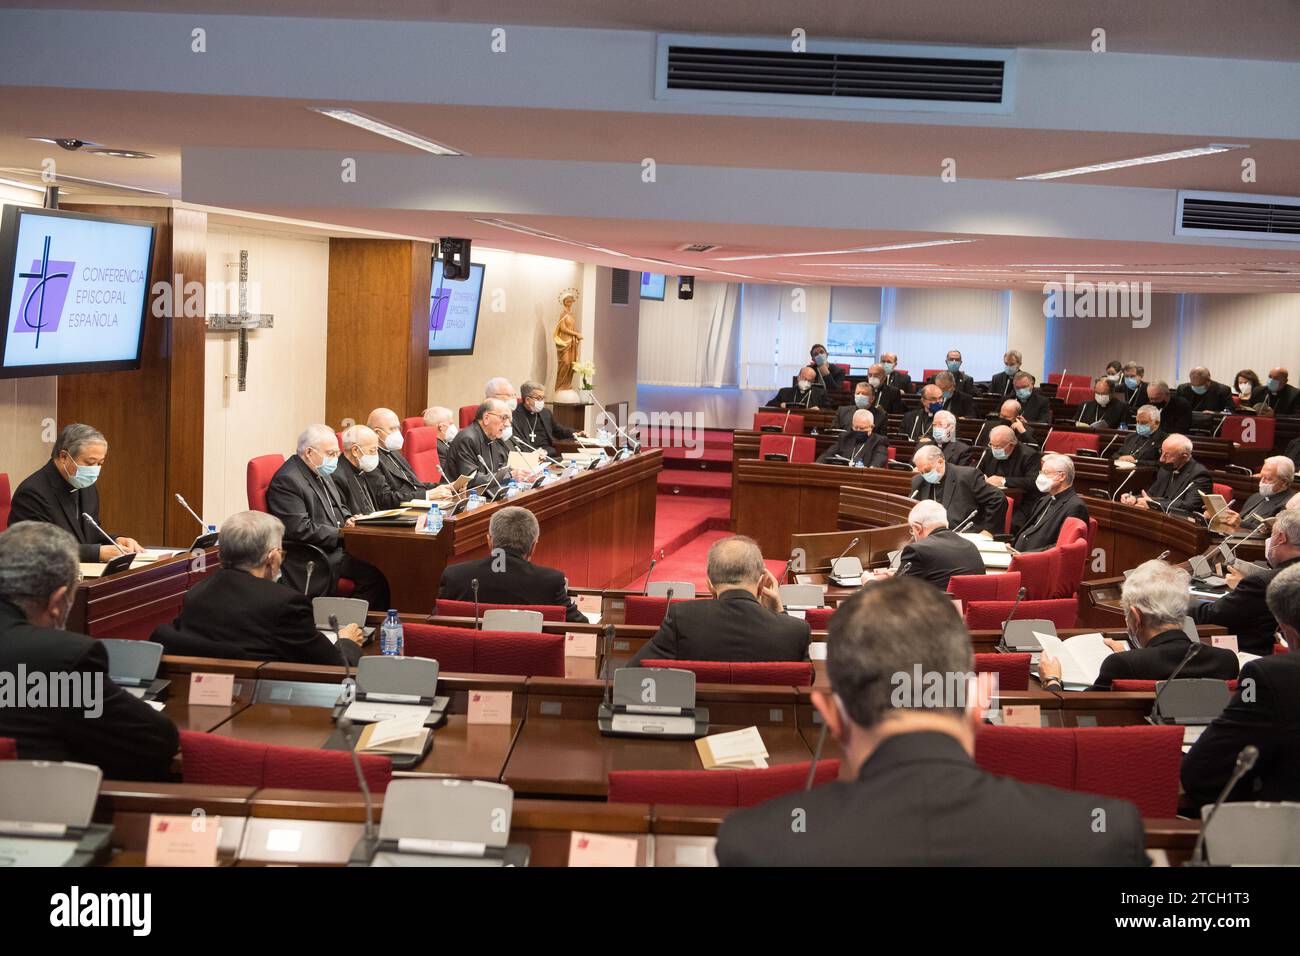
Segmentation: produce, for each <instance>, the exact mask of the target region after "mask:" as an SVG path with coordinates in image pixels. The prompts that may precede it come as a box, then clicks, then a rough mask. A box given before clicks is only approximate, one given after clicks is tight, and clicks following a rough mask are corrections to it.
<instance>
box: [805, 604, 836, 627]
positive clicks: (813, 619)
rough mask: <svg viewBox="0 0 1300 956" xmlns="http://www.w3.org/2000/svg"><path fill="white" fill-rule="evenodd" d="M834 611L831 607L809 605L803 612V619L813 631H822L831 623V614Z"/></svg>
mask: <svg viewBox="0 0 1300 956" xmlns="http://www.w3.org/2000/svg"><path fill="white" fill-rule="evenodd" d="M834 613H835V608H833V607H810V608H809V609H808V610H806V611H804V612H803V619H804V620H805V621H807V622H808V626H809V627H810V628H812V629H813V630H814V631H824V630H826V628H827V626H828V625H829V624H830V623H831V615H832V614H834Z"/></svg>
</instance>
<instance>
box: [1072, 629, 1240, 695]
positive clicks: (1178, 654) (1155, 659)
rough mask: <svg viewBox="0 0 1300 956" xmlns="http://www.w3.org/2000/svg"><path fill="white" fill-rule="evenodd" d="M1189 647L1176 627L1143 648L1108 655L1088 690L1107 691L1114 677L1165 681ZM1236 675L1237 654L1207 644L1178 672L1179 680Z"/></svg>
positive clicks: (1185, 638)
mask: <svg viewBox="0 0 1300 956" xmlns="http://www.w3.org/2000/svg"><path fill="white" fill-rule="evenodd" d="M1191 646H1192V641H1191V638H1189V637H1188V636H1187V635H1186V634H1185V633H1184V632H1183V631H1182V630H1181V629H1178V628H1175V629H1173V630H1169V631H1165V632H1163V633H1161V634H1157V635H1156V636H1155V637H1153V638H1151V640H1149V641H1147V643H1146V645H1145V646H1143V647H1139V648H1136V649H1134V650H1131V651H1121V652H1120V653H1118V654H1108V655H1106V657H1105V658H1104V659H1103V660H1102V662H1101V670H1100V671H1098V672H1097V683H1095V684H1093V685H1092V686H1091V687H1089V688H1088V690H1110V689H1111V684H1112V683H1114V682H1115V681H1117V680H1157V681H1159V680H1168V679H1169V678H1170V676H1171V675H1172V674H1173V672H1174V671H1175V670H1176V669H1177V668H1178V665H1179V663H1180V662H1181V661H1182V659H1183V657H1184V656H1185V655H1186V654H1187V649H1188V648H1189V647H1191ZM1236 676H1237V655H1236V654H1234V653H1232V651H1230V650H1228V649H1227V648H1226V647H1210V646H1209V645H1208V644H1202V645H1201V649H1200V650H1199V651H1197V652H1196V656H1195V657H1193V658H1192V659H1191V660H1189V661H1188V662H1187V665H1186V666H1185V667H1184V668H1183V669H1182V670H1180V671H1178V679H1179V680H1183V679H1187V680H1190V679H1191V678H1193V677H1208V678H1212V679H1214V680H1234V679H1235V678H1236Z"/></svg>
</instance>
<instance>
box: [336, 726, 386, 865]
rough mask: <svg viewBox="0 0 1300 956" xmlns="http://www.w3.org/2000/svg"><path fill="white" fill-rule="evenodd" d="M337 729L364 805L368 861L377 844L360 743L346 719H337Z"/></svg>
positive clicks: (371, 801) (372, 806) (371, 803)
mask: <svg viewBox="0 0 1300 956" xmlns="http://www.w3.org/2000/svg"><path fill="white" fill-rule="evenodd" d="M338 728H339V732H340V733H341V734H343V739H344V740H346V741H347V742H348V753H350V754H351V755H352V769H353V770H354V771H356V774H357V784H358V786H360V787H361V799H362V800H363V801H364V802H365V805H366V829H365V837H364V839H365V844H366V859H369V858H370V856H371V854H372V853H373V852H374V850H375V844H376V843H377V840H376V837H375V804H374V801H373V800H372V799H371V798H370V785H369V784H368V783H366V775H365V774H364V773H362V772H361V758H360V757H358V756H357V744H358V743H359V742H360V737H359V736H354V735H353V731H354V730H355V728H354V727H353V724H352V721H351V720H350V719H349V718H347V717H340V718H339V719H338Z"/></svg>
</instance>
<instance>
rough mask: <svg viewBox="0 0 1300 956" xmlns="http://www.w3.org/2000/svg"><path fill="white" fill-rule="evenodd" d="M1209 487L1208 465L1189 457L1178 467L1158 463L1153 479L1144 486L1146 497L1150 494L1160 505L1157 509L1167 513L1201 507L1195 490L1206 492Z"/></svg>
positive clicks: (1180, 512)
mask: <svg viewBox="0 0 1300 956" xmlns="http://www.w3.org/2000/svg"><path fill="white" fill-rule="evenodd" d="M1213 490H1214V479H1213V477H1211V475H1210V471H1209V469H1208V468H1206V467H1205V466H1204V465H1202V464H1201V463H1200V462H1199V461H1197V460H1196V459H1195V458H1191V459H1188V461H1187V464H1185V465H1183V467H1182V468H1181V469H1179V470H1178V471H1174V469H1172V468H1170V467H1169V466H1168V465H1162V466H1161V467H1160V470H1159V471H1157V472H1156V478H1155V481H1153V482H1151V487H1149V488H1148V489H1147V497H1149V498H1154V499H1155V501H1156V503H1157V504H1158V505H1160V506H1161V509H1160V510H1162V511H1164V512H1166V513H1168V514H1173V515H1188V514H1191V513H1192V512H1193V511H1197V512H1200V511H1204V507H1203V506H1202V505H1201V496H1200V494H1198V492H1204V493H1205V494H1207V495H1208V494H1210V493H1211V492H1212V491H1213ZM1175 495H1176V496H1177V497H1174V496H1175Z"/></svg>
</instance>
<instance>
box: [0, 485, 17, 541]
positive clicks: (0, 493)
mask: <svg viewBox="0 0 1300 956" xmlns="http://www.w3.org/2000/svg"><path fill="white" fill-rule="evenodd" d="M13 503H14V496H13V491H12V490H11V489H10V487H9V473H8V472H4V471H0V531H4V530H5V529H6V528H8V527H9V509H10V508H11V507H12V506H13Z"/></svg>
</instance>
